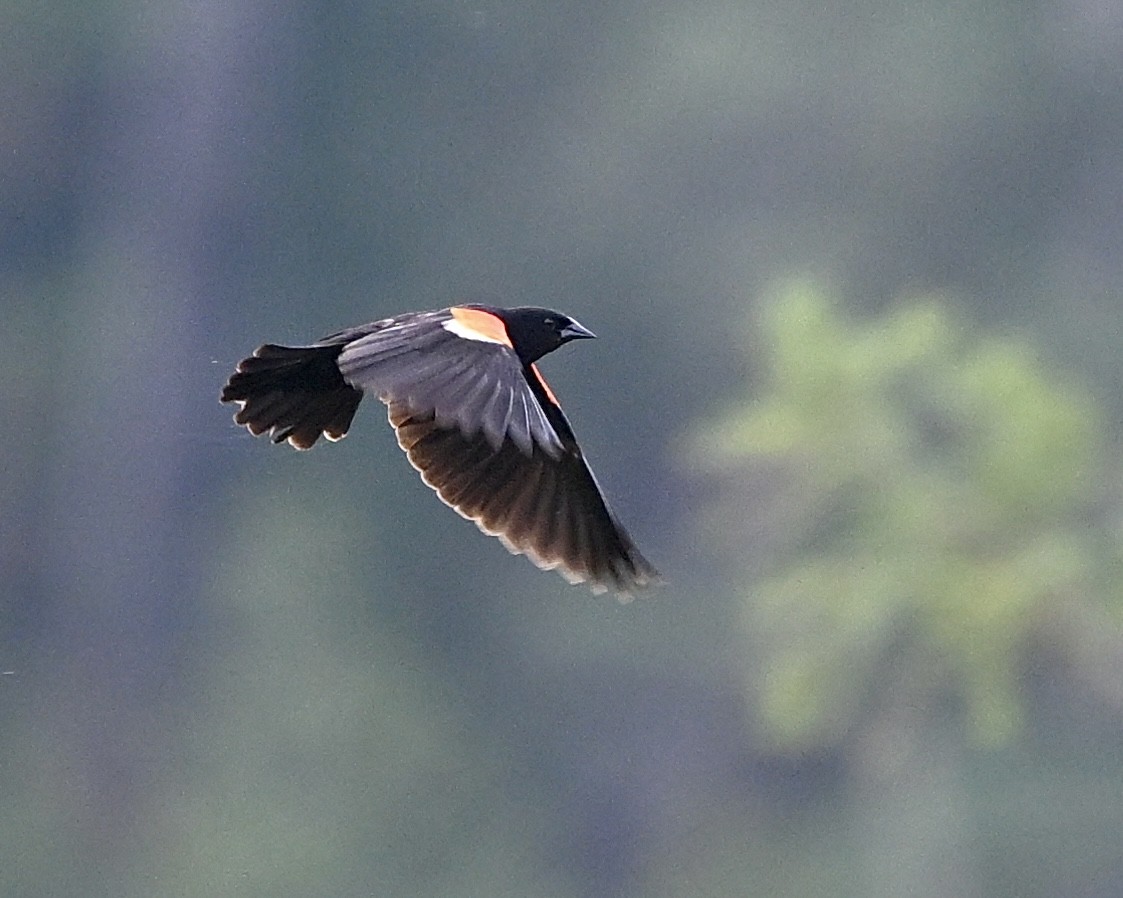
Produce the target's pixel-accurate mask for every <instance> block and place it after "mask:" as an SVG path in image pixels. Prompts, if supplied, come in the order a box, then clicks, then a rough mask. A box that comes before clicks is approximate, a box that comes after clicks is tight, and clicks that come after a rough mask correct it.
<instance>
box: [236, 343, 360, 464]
mask: <svg viewBox="0 0 1123 898" xmlns="http://www.w3.org/2000/svg"><path fill="white" fill-rule="evenodd" d="M342 350H343V346H342V345H341V344H336V345H330V344H329V345H326V346H297V347H289V346H274V345H272V344H268V343H267V344H266V345H265V346H262V347H260V348H259V349H257V350H256V351H255V352H254V354H253V355H252V356H250V357H249V358H248V359H243V360H242V361H241V362H239V363H238V367H237V370H236V371H235V372H234V374H232V375H231V376H230V380H229V381H228V382H227V384H226V386H225V387H223V389H222V401H223V402H237V403H239V404H240V405H241V408H239V410H238V413H237V414H236V415H234V420H235V421H236V422H237V423H239V424H244V425H245V426H246V427H248V428H249V431H250V433H252V434H253V435H254V436H257V435H259V434H262V433H265V432H267V431H268V433H269V436H270V438H271V439H272V440H273V442H274V443H281V442H284V441H285V440H288V442H289V443H290V444H291V445H292V446H294V447H295V448H297V449H311V448H312V446H313V444H314V443H315V442H316V440H318V439H319V438H320V437H321V436H325V437H327V438H328V439H329V440H340V439H342V438H343V437H344V436H345V435H346V434H347V430H348V428H349V427H350V426H351V419H352V418H354V416H355V410H356V409H357V408H358V407H359V401H360V400H361V399H362V398H363V394H362V391H361V390H356V389H355V388H354V387H352V386H350V385H349V384H348V383H347V382H346V381H345V380H344V379H343V375H342V374H340V372H339V365H338V364H337V359H338V358H339V354H340V352H342Z"/></svg>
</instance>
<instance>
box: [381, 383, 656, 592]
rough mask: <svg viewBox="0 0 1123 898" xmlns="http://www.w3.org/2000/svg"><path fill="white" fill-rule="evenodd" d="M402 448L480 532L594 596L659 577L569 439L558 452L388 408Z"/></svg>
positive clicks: (398, 406) (401, 407)
mask: <svg viewBox="0 0 1123 898" xmlns="http://www.w3.org/2000/svg"><path fill="white" fill-rule="evenodd" d="M389 417H390V423H391V424H392V425H393V426H394V430H395V431H396V432H397V436H398V443H399V444H400V445H401V447H402V448H403V449H404V450H405V451H406V454H407V455H408V456H409V460H410V462H411V463H412V464H413V466H414V467H415V468H417V470H418V471H419V472H420V473H421V477H422V479H423V480H424V481H425V482H426V483H427V484H428V485H429V486H431V487H432V488H433V489H434V490H436V492H437V494H438V495H439V496H440V497H441V499H442V500H443V501H444V502H445V503H446V504H448V505H450V506H451V507H452V508H454V509H456V511H458V512H459V513H460V514H461V515H463V516H464V517H466V518H469V519H471V520H473V521H475V522H476V524H477V526H479V528H480V529H481V530H482V531H484V533H487V534H490V535H492V536H497V537H499V539H501V540H502V541H503V544H504V545H505V546H506V547H507V548H508V549H509V550H510V551H511V552H513V553H516V554H523V555H527V556H528V557H529V558H530V559H531V560H532V561H533V562H534V563H535V564H537V565H538V566H539V567H541V568H545V569H554V568H556V569H558V570H559V572H560V573H561V574H562V575H563V576H565V578H566V579H567V580H569V581H570V582H573V583H582V582H587V583H588V584H589V585H590V586H591V587H592V589H593V591H594V592H604V591H605V590H607V589H614V590H615V591H616V592H618V593H619V594H620V595H621V596H622V597H627V596H630V595H631V594H632V593H633V592H634V591H635V590H637V589H639V588H641V587H644V586H647V585H649V584H651V583H653V582H654V581H656V580H657V579H658V576H659V575H658V573H657V572H656V571H655V568H654V567H652V565H651V564H650V563H649V562H648V561H647V560H646V559H645V558H644V557H643V556H642V555H640V553H639V551H638V550H637V549H636V547H635V544H634V543H633V542H632V540H631V537H629V536H628V534H627V532H626V531H625V530H624V528H623V527H622V526H621V525H620V523H619V521H617V520H616V517H615V515H613V513H612V511H611V510H610V509H609V507H608V504H607V503H606V502H605V499H604V496H603V495H602V494H601V491H600V487H599V486H598V485H597V482H596V479H595V478H594V477H593V473H592V471H591V470H590V469H589V466H588V465H587V464H586V463H585V460H584V458H583V457H582V455H581V452H580V450H579V449H578V447H577V444H576V443H575V442H572V443H568V441H567V443H568V444H567V445H566V446H565V448H564V451H562V452H561V453H559V454H556V455H555V454H551V453H549V452H547V451H545V450H544V449H543V448H542V447H541V446H538V445H534V446H532V447H531V448H530V450H529V451H527V450H526V449H524V448H523V447H522V446H520V445H519V444H517V443H516V442H514V441H513V440H507V441H504V442H502V443H501V444H500V445H499V446H498V447H496V446H494V445H492V443H491V442H490V440H488V439H487V438H486V436H484V435H483V434H481V433H468V432H466V431H464V430H462V429H461V428H459V427H457V426H454V425H453V426H450V425H449V424H447V423H442V422H441V421H439V420H438V419H437V418H436V417H435V416H434V414H433V413H432V411H417V410H415V409H413V408H411V407H410V406H409V405H408V404H407V403H404V402H391V403H389Z"/></svg>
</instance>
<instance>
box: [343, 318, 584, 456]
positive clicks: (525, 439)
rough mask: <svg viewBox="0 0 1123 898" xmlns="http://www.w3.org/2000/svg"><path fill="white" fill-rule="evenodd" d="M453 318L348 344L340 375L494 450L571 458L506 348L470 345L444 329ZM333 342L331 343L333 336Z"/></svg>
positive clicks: (417, 321)
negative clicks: (506, 446)
mask: <svg viewBox="0 0 1123 898" xmlns="http://www.w3.org/2000/svg"><path fill="white" fill-rule="evenodd" d="M449 318H450V316H449V314H448V313H447V312H437V313H430V314H428V315H424V316H417V317H415V318H414V319H413V320H411V321H410V322H408V323H405V324H395V325H393V326H382V327H379V328H377V329H374V330H372V331H371V332H369V333H364V334H362V335H361V336H357V337H356V338H355V339H353V340H351V342H349V343H347V344H346V345H344V347H343V350H342V352H341V353H340V355H339V362H338V363H339V370H340V372H341V373H342V375H343V379H344V380H345V381H346V382H347V384H348V385H349V386H351V387H353V388H355V389H358V390H362V391H363V392H366V393H370V394H372V395H375V396H377V397H378V398H379V399H381V400H382V401H383V402H386V403H393V402H397V403H403V404H405V405H406V406H408V408H410V409H411V410H413V411H414V412H421V413H424V412H432V413H433V414H434V417H435V418H436V420H437V421H438V422H439V423H440V424H441V425H442V426H445V425H452V424H455V426H456V427H458V428H459V429H460V430H461V432H462V433H464V434H465V435H466V436H469V437H471V436H474V435H475V434H476V433H477V432H479V431H482V432H483V433H484V434H485V435H486V437H487V441H488V442H489V443H490V444H491V446H492V447H493V448H498V447H499V446H501V445H502V444H503V443H504V442H505V441H506V440H511V441H513V442H514V443H515V444H516V445H517V446H518V447H519V448H520V449H521V450H522V451H524V452H526V453H530V452H531V451H532V449H533V448H534V447H538V448H539V449H540V450H542V451H544V452H546V453H547V454H549V455H552V456H555V457H556V456H560V455H561V454H562V452H563V439H562V437H561V435H559V434H558V432H557V431H556V430H555V429H554V426H553V424H551V422H550V418H549V416H548V415H547V413H546V412H545V411H544V410H543V408H542V406H541V404H540V400H539V398H538V397H537V396H536V395H535V393H534V390H533V388H532V386H531V384H530V383H529V382H528V381H527V378H526V376H525V374H524V372H523V366H522V363H521V362H520V361H519V358H518V356H517V355H516V354H515V352H514V351H513V350H512V349H511V348H510V347H509V346H506V345H503V344H501V343H495V342H488V341H482V340H466V339H463V338H462V337H459V336H457V335H456V334H455V333H452V332H450V331H448V330H446V329H445V328H444V327H442V326H441V325H442V322H444V321H448V320H449ZM325 339H330V338H325Z"/></svg>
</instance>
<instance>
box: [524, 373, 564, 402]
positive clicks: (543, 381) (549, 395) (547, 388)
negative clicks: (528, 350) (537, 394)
mask: <svg viewBox="0 0 1123 898" xmlns="http://www.w3.org/2000/svg"><path fill="white" fill-rule="evenodd" d="M530 370H531V371H533V372H534V376H535V377H537V378H538V382H539V383H540V384H542V389H543V390H545V391H546V397H547V398H548V399H549V400H550V401H551V402H552V403H553V404H554V405H556V406H557V407H558V408H561V403H560V402H558V397H557V396H555V395H554V391H553V390H551V389H550V385H549V384H548V383H546V378H544V377H543V376H542V372H541V371H539V370H538V366H537V365H531V366H530Z"/></svg>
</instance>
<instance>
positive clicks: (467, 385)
mask: <svg viewBox="0 0 1123 898" xmlns="http://www.w3.org/2000/svg"><path fill="white" fill-rule="evenodd" d="M593 337H595V334H594V333H593V332H592V331H590V330H589V329H588V328H586V327H584V326H583V325H581V324H580V323H578V322H577V321H576V320H574V319H573V318H571V317H569V316H568V315H563V314H562V313H560V312H556V311H553V310H551V309H544V308H538V307H531V306H520V307H514V308H500V307H496V306H490V305H483V304H475V303H472V304H465V305H459V306H451V307H449V308H445V309H438V310H435V311H426V312H408V313H405V314H401V315H397V316H395V317H392V318H384V319H382V320H380V321H374V322H371V323H369V324H363V325H359V326H358V327H351V328H347V329H345V330H341V331H338V332H336V333H333V334H329V335H328V336H326V337H323V338H322V339H320V340H317V341H316V342H314V343H311V344H309V345H305V346H279V345H276V344H272V343H267V344H265V345H263V346H261V347H259V348H258V349H257V350H256V351H255V352H254V353H253V355H252V356H250V357H248V358H246V359H243V360H242V361H241V362H239V363H238V365H237V367H236V369H235V371H234V373H233V374H232V375H231V376H230V378H229V380H228V381H227V383H226V385H225V386H224V387H223V389H222V394H221V401H222V402H224V403H235V404H237V406H238V411H237V412H236V413H235V415H234V421H235V422H236V423H237V424H240V425H243V426H245V427H246V428H247V429H248V430H249V431H250V433H252V434H253V435H254V436H259V435H261V434H266V433H268V435H269V436H270V438H271V439H272V440H273V442H274V443H282V442H287V443H288V444H289V445H290V446H293V447H294V448H296V449H301V450H304V449H310V448H312V446H313V445H315V444H316V442H317V440H319V439H320V437H321V436H322V437H324V438H325V439H327V440H329V441H337V440H341V439H343V437H344V436H346V435H347V432H348V430H349V429H350V427H351V422H352V419H353V418H354V416H355V412H356V410H357V409H358V407H359V403H360V401H361V400H362V398H363V396H364V395H368V394H369V395H371V396H374V397H376V398H377V399H379V400H380V401H381V402H383V403H384V404H385V405H386V409H387V416H388V418H389V421H390V424H391V426H392V427H393V429H394V431H395V433H396V435H397V441H398V444H399V445H400V446H401V448H402V449H403V450H404V451H405V453H406V456H407V457H408V459H409V461H410V463H411V464H412V465H413V467H414V468H416V469H417V471H418V472H419V473H420V475H421V478H422V480H423V481H424V482H425V483H426V484H427V485H428V486H429V487H431V488H432V489H433V490H435V491H436V493H437V495H438V496H439V497H440V499H441V500H442V501H443V502H444V503H445V504H447V505H449V506H450V507H452V508H453V509H454V510H456V511H457V512H458V513H459V514H460V515H461V516H463V517H465V518H468V519H469V520H472V521H474V522H475V524H476V525H477V526H478V527H479V529H480V530H482V531H483V532H484V533H486V534H488V535H490V536H495V537H498V538H499V539H500V540H501V541H502V543H503V545H504V546H506V548H507V549H508V550H509V551H510V552H511V553H513V554H516V555H525V556H527V557H528V558H529V559H530V560H531V561H532V562H534V564H536V565H537V566H538V567H540V568H543V569H545V570H557V571H558V572H559V573H560V574H561V575H562V576H563V577H565V578H566V579H567V580H568V581H570V582H571V583H584V584H586V585H587V586H588V587H589V588H590V589H592V591H593V592H594V593H604V592H607V591H608V590H610V589H611V590H613V591H614V592H615V593H616V594H617V597H618V598H619V599H620V600H621V601H627V600H629V599H630V598H631V597H632V596H633V595H634V594H635V593H636V592H638V591H639V590H641V589H643V588H645V587H648V586H651V585H653V584H656V583H658V582H660V580H661V578H660V575H659V573H658V571H657V570H656V569H655V567H654V566H653V565H652V564H651V562H649V561H648V560H647V559H646V558H645V557H644V556H643V555H642V554H641V553H640V551H639V550H638V549H637V548H636V545H635V543H634V542H633V540H632V538H631V536H629V534H628V532H627V530H625V528H624V527H623V525H622V524H621V523H620V521H619V520H618V519H617V517H616V514H615V513H614V512H613V510H612V508H611V507H610V505H609V503H608V501H607V500H606V499H605V496H604V493H603V492H602V490H601V488H600V485H599V484H598V482H597V479H596V477H595V476H594V474H593V471H592V469H591V468H590V467H589V464H588V462H587V461H586V460H585V455H584V453H583V452H582V451H581V447H580V445H579V444H578V442H577V438H576V436H574V433H573V428H572V427H571V426H570V423H569V420H568V419H567V418H566V416H565V413H564V412H563V411H562V408H561V405H560V404H559V402H558V399H557V397H556V396H555V394H554V391H553V390H552V389H551V388H550V386H549V385H548V384H547V383H546V380H545V378H543V376H542V373H541V372H540V371H539V368H538V364H537V363H538V361H539V360H540V359H541V358H542V357H543V356H545V355H546V354H547V353H550V352H553V351H554V350H555V349H558V348H559V347H560V346H563V345H564V344H566V343H569V342H571V341H573V340H584V339H591V338H593Z"/></svg>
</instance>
